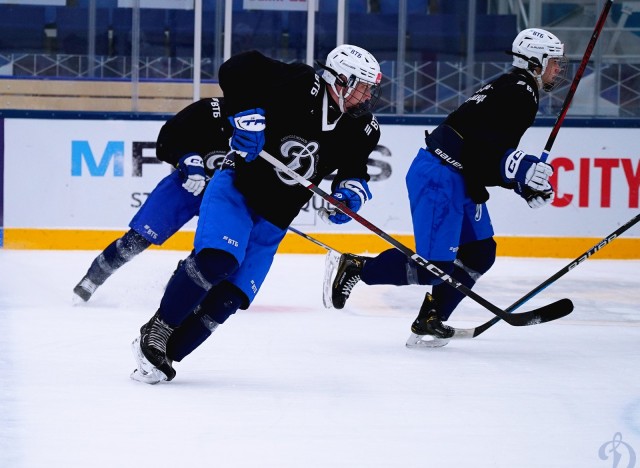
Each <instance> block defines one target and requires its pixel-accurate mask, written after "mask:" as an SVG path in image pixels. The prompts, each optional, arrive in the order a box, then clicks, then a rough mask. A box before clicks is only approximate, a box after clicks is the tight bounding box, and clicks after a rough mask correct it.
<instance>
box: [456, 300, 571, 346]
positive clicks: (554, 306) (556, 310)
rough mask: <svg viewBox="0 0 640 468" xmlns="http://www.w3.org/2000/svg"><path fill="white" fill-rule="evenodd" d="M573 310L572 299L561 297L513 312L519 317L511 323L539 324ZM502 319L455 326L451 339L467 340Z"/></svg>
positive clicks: (496, 318)
mask: <svg viewBox="0 0 640 468" xmlns="http://www.w3.org/2000/svg"><path fill="white" fill-rule="evenodd" d="M571 312H573V302H571V300H570V299H560V300H558V301H556V302H552V303H551V304H547V305H545V306H542V307H540V308H538V309H534V310H530V311H529V312H522V313H520V314H512V316H516V317H518V319H517V320H516V321H515V323H510V325H513V326H516V327H526V326H529V325H538V324H540V323H546V322H551V321H552V320H557V319H560V318H562V317H566V316H567V315H569V314H570V313H571ZM499 321H500V318H499V317H495V318H493V319H491V320H489V321H488V322H486V323H483V324H482V325H480V326H478V327H475V328H455V327H454V330H455V331H454V334H453V336H452V337H451V339H454V340H461V339H462V340H465V339H471V338H475V337H476V336H478V335H480V334H481V333H483V332H484V331H485V330H487V329H489V328H491V327H492V326H493V325H494V324H496V323H497V322H499Z"/></svg>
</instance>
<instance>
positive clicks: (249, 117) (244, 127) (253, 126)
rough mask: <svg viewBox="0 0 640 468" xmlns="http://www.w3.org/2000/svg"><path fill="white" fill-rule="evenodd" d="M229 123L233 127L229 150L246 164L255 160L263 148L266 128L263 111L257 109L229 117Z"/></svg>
mask: <svg viewBox="0 0 640 468" xmlns="http://www.w3.org/2000/svg"><path fill="white" fill-rule="evenodd" d="M229 122H231V125H232V126H233V135H232V136H231V141H230V146H231V149H233V150H234V151H236V152H237V153H238V154H240V156H242V157H243V158H245V159H246V160H247V162H251V161H253V160H254V159H256V158H257V157H258V154H259V153H260V151H262V148H263V147H264V129H265V127H266V126H265V122H266V119H265V117H264V110H263V109H261V108H259V107H258V108H256V109H249V110H246V111H242V112H238V113H237V114H236V115H234V116H233V117H229Z"/></svg>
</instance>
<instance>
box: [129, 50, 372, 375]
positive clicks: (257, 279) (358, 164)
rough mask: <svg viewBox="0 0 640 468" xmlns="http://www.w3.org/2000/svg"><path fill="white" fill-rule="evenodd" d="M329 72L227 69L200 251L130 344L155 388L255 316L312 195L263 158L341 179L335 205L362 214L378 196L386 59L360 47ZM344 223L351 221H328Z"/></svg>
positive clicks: (248, 58)
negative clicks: (236, 322) (379, 103)
mask: <svg viewBox="0 0 640 468" xmlns="http://www.w3.org/2000/svg"><path fill="white" fill-rule="evenodd" d="M322 68H323V71H322V73H321V74H317V73H316V72H315V71H314V69H313V68H312V67H310V66H308V65H306V64H302V63H293V64H285V63H283V62H280V61H276V60H272V59H270V58H268V57H265V56H264V55H262V54H260V53H259V52H256V51H250V52H246V53H243V54H239V55H236V56H234V57H232V58H231V59H229V60H228V61H226V62H225V63H223V64H222V66H221V67H220V72H219V81H220V86H221V88H222V90H223V92H224V96H225V109H226V111H227V112H228V113H229V116H230V117H229V120H230V121H231V123H232V125H233V127H234V132H233V136H232V139H231V147H232V148H233V150H234V151H233V152H230V153H229V155H228V156H227V159H225V161H224V162H223V164H222V167H221V169H220V170H219V171H218V172H216V175H215V177H213V179H212V180H211V182H210V183H209V185H208V186H207V188H206V190H205V193H204V199H203V201H202V205H201V207H200V216H199V219H198V226H197V228H196V235H195V242H194V250H193V252H192V253H191V255H189V256H188V257H187V258H186V259H185V260H184V261H183V262H182V263H181V264H180V266H179V267H178V269H177V270H176V272H175V273H174V275H173V276H172V278H171V279H170V281H169V283H168V285H167V288H166V290H165V293H164V296H163V297H162V300H161V302H160V307H159V309H158V311H157V312H156V313H155V315H153V317H151V319H150V320H149V321H148V322H147V323H146V324H144V325H143V326H142V328H141V329H140V336H139V337H138V338H136V339H135V340H134V341H133V343H132V348H133V352H134V356H135V358H136V361H137V369H136V370H134V372H133V374H132V375H131V377H132V378H133V379H135V380H139V381H142V382H145V383H157V382H159V381H162V380H167V381H168V380H172V379H173V378H174V376H175V374H176V372H175V370H174V368H173V366H172V364H173V362H174V361H180V360H181V359H182V358H184V357H185V356H186V355H188V354H189V353H190V352H192V351H193V350H194V349H195V348H196V347H198V346H199V345H200V344H201V343H203V342H204V341H205V340H206V339H207V338H208V337H209V336H210V335H211V332H212V331H213V330H214V329H215V328H216V327H217V326H218V325H220V324H222V323H224V322H225V320H227V318H228V317H229V316H230V315H231V314H233V313H235V312H236V311H237V310H238V309H239V308H241V309H246V308H247V307H249V305H250V304H251V302H252V301H253V299H254V298H255V296H256V294H257V293H258V291H259V289H260V286H261V285H262V282H263V281H264V279H265V277H266V275H267V273H268V271H269V269H270V267H271V264H272V261H273V257H274V255H275V253H276V250H277V248H278V245H279V244H280V242H281V241H282V239H283V237H284V235H285V233H286V232H287V227H288V226H289V225H290V224H291V222H292V221H293V219H294V218H295V217H296V216H297V215H298V213H299V212H300V210H301V209H302V207H303V206H304V205H305V204H306V203H307V202H308V201H309V199H310V198H311V193H310V192H309V191H308V190H307V189H306V188H305V187H303V186H301V185H299V184H297V183H296V182H295V181H293V180H291V178H290V177H288V176H286V175H285V174H283V173H281V172H280V171H277V170H276V169H275V168H274V167H273V166H272V165H271V164H269V163H268V162H266V161H265V160H264V159H262V158H259V157H258V155H259V153H260V151H261V150H262V149H263V148H264V149H265V151H268V152H269V153H270V154H272V155H274V156H275V157H276V158H277V159H278V160H280V161H282V162H283V163H284V164H286V165H287V166H288V167H290V168H292V169H293V170H295V171H297V172H298V173H300V174H304V175H305V177H308V178H309V179H311V180H312V181H313V182H314V183H320V182H321V181H322V179H323V178H324V177H326V176H328V175H329V174H332V173H334V172H336V171H337V173H336V174H335V178H334V180H333V183H332V190H333V193H334V196H335V197H337V198H339V199H340V200H342V201H344V202H345V203H346V204H347V205H348V206H349V207H350V208H351V209H352V210H354V211H357V210H359V209H360V208H361V206H362V205H363V204H364V203H365V202H366V201H367V200H369V199H370V198H371V193H370V191H369V188H368V185H367V182H368V180H369V175H368V173H367V161H368V158H369V155H370V153H371V152H372V151H373V150H374V148H375V146H376V145H377V143H378V140H379V138H380V130H379V127H378V123H377V121H376V119H375V117H374V116H373V115H372V114H371V112H370V110H371V109H372V107H373V105H374V104H375V102H376V100H377V97H378V93H379V90H380V88H379V84H380V78H381V73H380V67H379V65H378V62H377V61H376V59H375V58H374V57H373V56H372V55H371V54H370V53H368V52H367V51H366V50H363V49H361V48H359V47H355V46H351V45H341V46H339V47H337V48H336V49H334V50H333V51H331V52H330V53H329V55H328V57H327V60H326V65H325V66H322ZM327 217H328V218H330V219H331V220H332V221H333V222H335V223H344V222H347V221H349V220H350V219H351V218H349V217H348V216H345V215H344V214H342V213H336V212H330V213H328V214H327Z"/></svg>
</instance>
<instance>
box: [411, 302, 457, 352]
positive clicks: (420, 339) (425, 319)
mask: <svg viewBox="0 0 640 468" xmlns="http://www.w3.org/2000/svg"><path fill="white" fill-rule="evenodd" d="M454 333H455V330H454V329H453V328H451V327H450V326H448V325H445V324H444V323H442V321H441V320H440V317H438V313H437V311H436V303H435V300H434V299H433V296H432V295H431V294H429V293H427V294H426V295H425V298H424V302H423V303H422V306H421V307H420V312H419V313H418V317H417V318H416V319H415V320H414V322H413V323H412V324H411V336H410V337H409V339H408V340H407V348H439V347H442V346H445V345H446V344H447V343H449V339H450V338H451V337H452V336H453V334H454ZM425 338H427V339H425Z"/></svg>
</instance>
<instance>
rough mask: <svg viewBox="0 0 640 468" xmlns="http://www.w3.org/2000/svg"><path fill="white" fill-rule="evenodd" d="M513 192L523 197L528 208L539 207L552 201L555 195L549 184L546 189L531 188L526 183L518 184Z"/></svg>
mask: <svg viewBox="0 0 640 468" xmlns="http://www.w3.org/2000/svg"><path fill="white" fill-rule="evenodd" d="M515 192H516V193H517V194H518V195H520V196H521V197H522V198H524V199H525V201H526V202H527V205H529V207H530V208H541V207H543V206H545V205H549V204H551V203H553V200H554V199H555V197H556V194H555V192H554V191H553V187H551V186H549V188H548V189H547V190H532V189H530V188H529V187H527V186H526V185H525V186H523V185H521V184H518V185H517V186H516V188H515Z"/></svg>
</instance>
